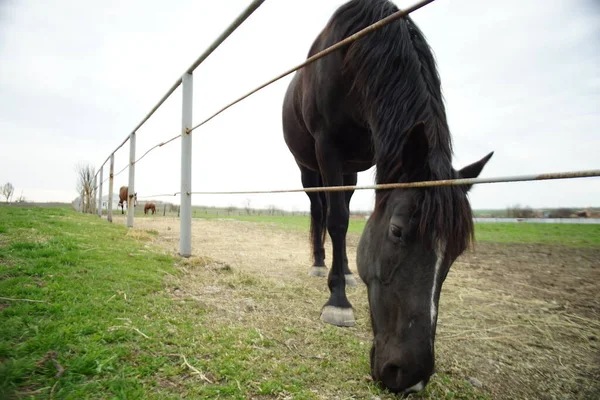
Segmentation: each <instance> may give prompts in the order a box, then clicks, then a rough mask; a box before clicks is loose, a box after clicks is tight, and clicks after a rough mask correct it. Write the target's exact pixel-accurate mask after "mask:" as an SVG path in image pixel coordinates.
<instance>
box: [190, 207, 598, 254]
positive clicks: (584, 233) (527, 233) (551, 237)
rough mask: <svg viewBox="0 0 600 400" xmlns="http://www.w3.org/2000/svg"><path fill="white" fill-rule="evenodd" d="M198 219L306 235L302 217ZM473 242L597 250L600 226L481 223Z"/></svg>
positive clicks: (353, 228)
mask: <svg viewBox="0 0 600 400" xmlns="http://www.w3.org/2000/svg"><path fill="white" fill-rule="evenodd" d="M201 217H202V218H206V219H215V218H230V219H235V220H238V221H248V222H255V223H261V224H271V225H275V226H278V227H280V228H283V229H292V230H298V231H305V232H307V231H308V229H309V228H310V218H309V217H306V216H290V215H287V216H277V215H275V216H272V215H242V216H239V215H231V216H222V215H220V216H217V215H215V214H207V215H202V216H201ZM365 224H366V220H364V219H362V218H361V219H351V220H350V224H349V226H348V232H350V233H358V234H360V233H362V231H363V229H364V227H365ZM475 238H476V240H477V241H481V242H496V243H523V244H550V245H564V246H569V247H600V225H596V224H589V225H588V224H568V223H560V224H538V223H523V222H520V223H495V222H494V223H492V222H490V223H485V222H480V223H476V224H475Z"/></svg>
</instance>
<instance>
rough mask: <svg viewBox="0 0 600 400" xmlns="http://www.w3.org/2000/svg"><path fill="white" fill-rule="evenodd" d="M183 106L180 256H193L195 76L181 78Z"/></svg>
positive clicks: (188, 75)
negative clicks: (193, 116)
mask: <svg viewBox="0 0 600 400" xmlns="http://www.w3.org/2000/svg"><path fill="white" fill-rule="evenodd" d="M181 81H182V92H183V104H182V113H181V214H180V217H179V228H180V229H179V235H180V237H179V255H180V256H182V257H190V256H191V255H192V135H191V132H189V129H191V127H192V105H193V100H194V76H193V75H192V74H191V73H189V72H187V73H185V74H184V75H183V77H182V78H181Z"/></svg>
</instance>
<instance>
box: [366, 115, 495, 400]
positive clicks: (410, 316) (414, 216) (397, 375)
mask: <svg viewBox="0 0 600 400" xmlns="http://www.w3.org/2000/svg"><path fill="white" fill-rule="evenodd" d="M401 152H402V158H401V160H402V166H401V168H402V175H403V176H404V178H405V179H406V180H408V181H416V180H431V179H436V178H435V177H434V175H433V174H432V173H431V171H432V170H434V166H433V164H434V162H435V160H432V159H430V158H429V157H430V155H429V143H428V140H427V136H426V135H425V132H424V128H423V124H417V125H415V126H414V127H413V128H411V129H410V131H409V132H408V133H407V136H406V139H405V142H404V145H403V147H402V150H401ZM491 155H492V153H491V154H489V155H488V156H486V157H484V158H483V159H482V160H480V161H478V162H476V163H474V164H471V165H469V166H467V167H465V168H463V169H461V170H460V171H456V170H454V169H453V168H452V167H451V166H450V167H449V168H447V169H448V171H449V173H448V174H451V175H454V177H455V178H472V177H476V176H478V175H479V173H480V172H481V170H482V169H483V167H484V166H485V164H486V163H487V161H488V160H489V158H490V157H491ZM438 170H439V169H438ZM449 177H452V176H449ZM437 179H439V178H437ZM469 189H470V186H469V187H467V186H446V187H435V188H414V189H413V188H411V189H394V190H387V191H382V192H379V193H377V200H376V207H375V211H374V213H373V215H372V216H371V217H370V218H369V219H368V221H367V224H366V227H365V229H364V232H363V234H362V236H361V239H360V242H359V245H358V250H357V264H358V271H359V274H360V276H361V278H362V280H363V281H364V282H365V284H366V285H367V289H368V299H369V308H370V313H371V324H372V328H373V334H374V339H373V347H372V348H371V374H372V376H373V378H374V380H376V381H378V382H381V383H382V384H383V385H384V386H385V387H386V388H388V389H389V390H390V391H392V392H404V393H410V392H416V391H419V390H421V389H422V388H423V387H424V386H425V385H426V384H427V382H428V381H429V378H430V376H431V375H432V374H433V372H434V339H435V330H436V323H437V309H438V301H439V296H440V291H441V287H442V282H443V281H444V279H445V278H446V275H447V273H448V271H449V269H450V266H451V265H452V263H453V262H454V260H455V259H456V258H457V257H458V256H459V255H460V254H461V253H462V252H463V251H464V250H465V248H466V247H467V246H468V243H469V241H470V238H471V237H472V233H473V219H472V214H471V208H470V205H469V202H468V199H467V191H468V190H469Z"/></svg>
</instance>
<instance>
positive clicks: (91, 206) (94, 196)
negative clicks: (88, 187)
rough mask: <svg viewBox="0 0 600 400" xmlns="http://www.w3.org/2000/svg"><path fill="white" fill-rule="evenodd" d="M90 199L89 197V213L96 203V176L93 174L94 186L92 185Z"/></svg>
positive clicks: (92, 211) (92, 210) (91, 212)
mask: <svg viewBox="0 0 600 400" xmlns="http://www.w3.org/2000/svg"><path fill="white" fill-rule="evenodd" d="M92 188H93V189H92V197H93V198H92V199H90V200H91V201H90V211H89V212H90V214H93V213H94V206H95V205H96V204H98V176H97V175H96V176H94V186H92Z"/></svg>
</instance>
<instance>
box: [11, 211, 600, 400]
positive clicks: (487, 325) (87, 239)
mask: <svg viewBox="0 0 600 400" xmlns="http://www.w3.org/2000/svg"><path fill="white" fill-rule="evenodd" d="M161 211H162V210H161ZM142 215H143V214H142ZM234 218H235V219H234ZM124 224H125V218H124V216H121V215H117V216H116V218H115V223H114V224H108V223H107V222H106V221H104V220H100V219H99V218H98V217H96V216H91V215H82V214H78V213H75V212H72V211H70V210H67V209H61V208H53V209H49V208H17V207H7V206H0V296H1V297H2V298H0V320H1V321H2V324H0V398H42V399H43V398H78V399H79V398H81V399H85V398H94V399H97V398H157V399H159V398H160V399H165V398H166V399H168V398H181V397H182V396H185V397H187V398H221V399H348V398H355V399H372V398H376V397H379V398H381V399H391V398H393V397H392V396H391V395H389V394H387V393H386V392H384V391H382V390H380V389H379V388H377V387H376V385H374V384H373V382H372V381H371V379H370V377H369V374H368V373H369V365H368V363H369V355H368V352H369V348H370V340H371V337H370V328H369V320H368V309H367V302H366V290H365V287H364V285H360V286H359V287H357V288H349V290H348V296H349V298H350V301H351V302H352V304H353V305H354V306H355V316H356V320H357V325H356V326H355V327H352V328H336V327H333V326H329V325H327V324H323V323H322V322H321V321H319V306H320V305H321V304H322V303H323V301H324V300H325V299H326V298H327V295H328V289H327V286H326V281H325V279H322V278H321V279H319V278H310V277H308V276H307V273H308V271H309V269H310V265H311V264H310V250H309V243H308V217H305V216H302V217H291V216H235V217H231V219H229V218H227V219H221V218H220V217H219V218H217V217H216V216H214V217H211V218H207V219H200V218H196V219H194V222H193V251H194V256H193V257H192V258H190V259H185V260H182V259H179V258H178V257H176V254H175V253H176V251H177V249H178V242H179V238H178V230H179V220H178V219H176V218H172V217H162V212H161V213H159V216H146V217H144V218H138V219H136V228H134V229H130V230H127V229H126V228H125V227H124ZM507 225H509V226H504V225H502V224H489V225H483V224H479V225H476V236H477V238H478V239H479V240H478V242H477V245H476V247H475V250H472V251H468V252H466V253H465V254H464V255H463V256H461V257H460V258H459V259H458V260H457V262H456V263H455V264H454V266H453V267H452V270H451V271H450V274H449V276H448V279H447V280H446V282H445V284H444V287H443V293H442V296H441V301H440V314H439V326H438V333H437V338H436V350H437V352H436V362H437V373H436V374H435V375H434V377H433V378H432V381H431V383H430V384H429V385H428V386H427V388H426V389H425V390H424V392H423V393H419V394H418V395H411V396H410V398H426V399H516V398H518V399H522V398H536V399H538V398H539V399H552V398H574V399H592V398H596V396H597V393H598V392H599V391H600V385H599V383H598V382H600V315H599V314H600V298H599V297H598V288H599V284H598V282H600V226H596V225H566V224H561V225H560V226H559V227H554V226H548V225H545V224H540V225H537V224H535V225H534V224H532V225H524V224H507ZM363 226H364V220H359V219H352V220H351V222H350V232H349V234H348V257H349V259H350V260H349V261H350V267H351V269H352V270H353V271H356V269H355V259H354V257H355V252H356V245H357V242H358V238H359V235H360V231H361V229H362V227H363ZM329 243H330V242H329V240H327V246H330V245H329ZM330 254H331V249H330V247H326V257H327V258H326V259H327V260H329V257H330Z"/></svg>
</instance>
